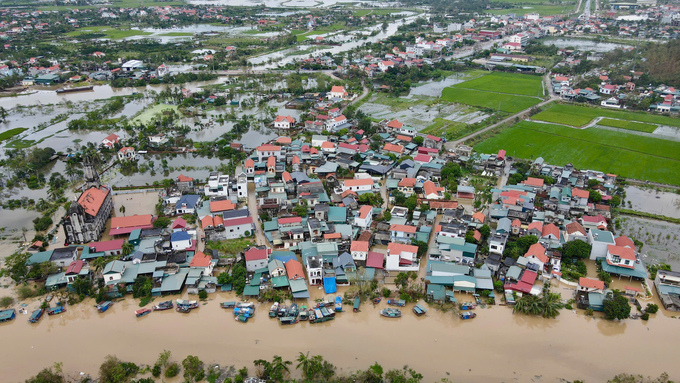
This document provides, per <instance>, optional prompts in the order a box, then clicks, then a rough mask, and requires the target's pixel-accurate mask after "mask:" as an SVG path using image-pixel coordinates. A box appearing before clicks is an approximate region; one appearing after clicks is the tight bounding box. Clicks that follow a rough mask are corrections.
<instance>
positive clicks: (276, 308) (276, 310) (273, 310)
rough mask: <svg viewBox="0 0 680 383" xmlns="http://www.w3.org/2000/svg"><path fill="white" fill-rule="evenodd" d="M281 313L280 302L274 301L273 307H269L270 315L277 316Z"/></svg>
mask: <svg viewBox="0 0 680 383" xmlns="http://www.w3.org/2000/svg"><path fill="white" fill-rule="evenodd" d="M278 313H279V302H274V304H273V305H272V307H270V308H269V317H270V318H276V316H277V315H278Z"/></svg>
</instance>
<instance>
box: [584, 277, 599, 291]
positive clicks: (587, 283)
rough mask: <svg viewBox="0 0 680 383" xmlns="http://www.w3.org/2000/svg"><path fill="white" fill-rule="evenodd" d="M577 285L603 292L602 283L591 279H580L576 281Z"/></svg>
mask: <svg viewBox="0 0 680 383" xmlns="http://www.w3.org/2000/svg"><path fill="white" fill-rule="evenodd" d="M578 285H579V286H581V287H586V288H589V289H598V290H604V282H602V281H598V280H597V279H592V278H584V277H581V278H579V279H578Z"/></svg>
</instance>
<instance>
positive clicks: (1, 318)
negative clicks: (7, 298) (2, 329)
mask: <svg viewBox="0 0 680 383" xmlns="http://www.w3.org/2000/svg"><path fill="white" fill-rule="evenodd" d="M16 316H17V312H16V310H15V309H7V310H2V311H0V322H7V321H9V320H12V319H14V318H16Z"/></svg>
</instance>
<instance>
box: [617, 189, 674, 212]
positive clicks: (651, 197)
mask: <svg viewBox="0 0 680 383" xmlns="http://www.w3.org/2000/svg"><path fill="white" fill-rule="evenodd" d="M629 201H630V203H631V204H632V209H633V210H637V211H641V212H645V213H652V214H659V215H665V216H666V217H672V218H680V194H676V193H668V192H662V191H656V190H654V189H653V188H647V189H641V188H639V187H637V186H626V201H625V203H626V207H628V202H629Z"/></svg>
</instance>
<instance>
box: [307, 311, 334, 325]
mask: <svg viewBox="0 0 680 383" xmlns="http://www.w3.org/2000/svg"><path fill="white" fill-rule="evenodd" d="M322 309H325V308H322ZM322 309H314V311H313V313H312V314H310V316H309V323H323V322H327V321H330V320H333V319H335V317H334V316H331V315H324V314H323V312H322V311H321V310H322ZM310 311H311V310H310Z"/></svg>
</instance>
